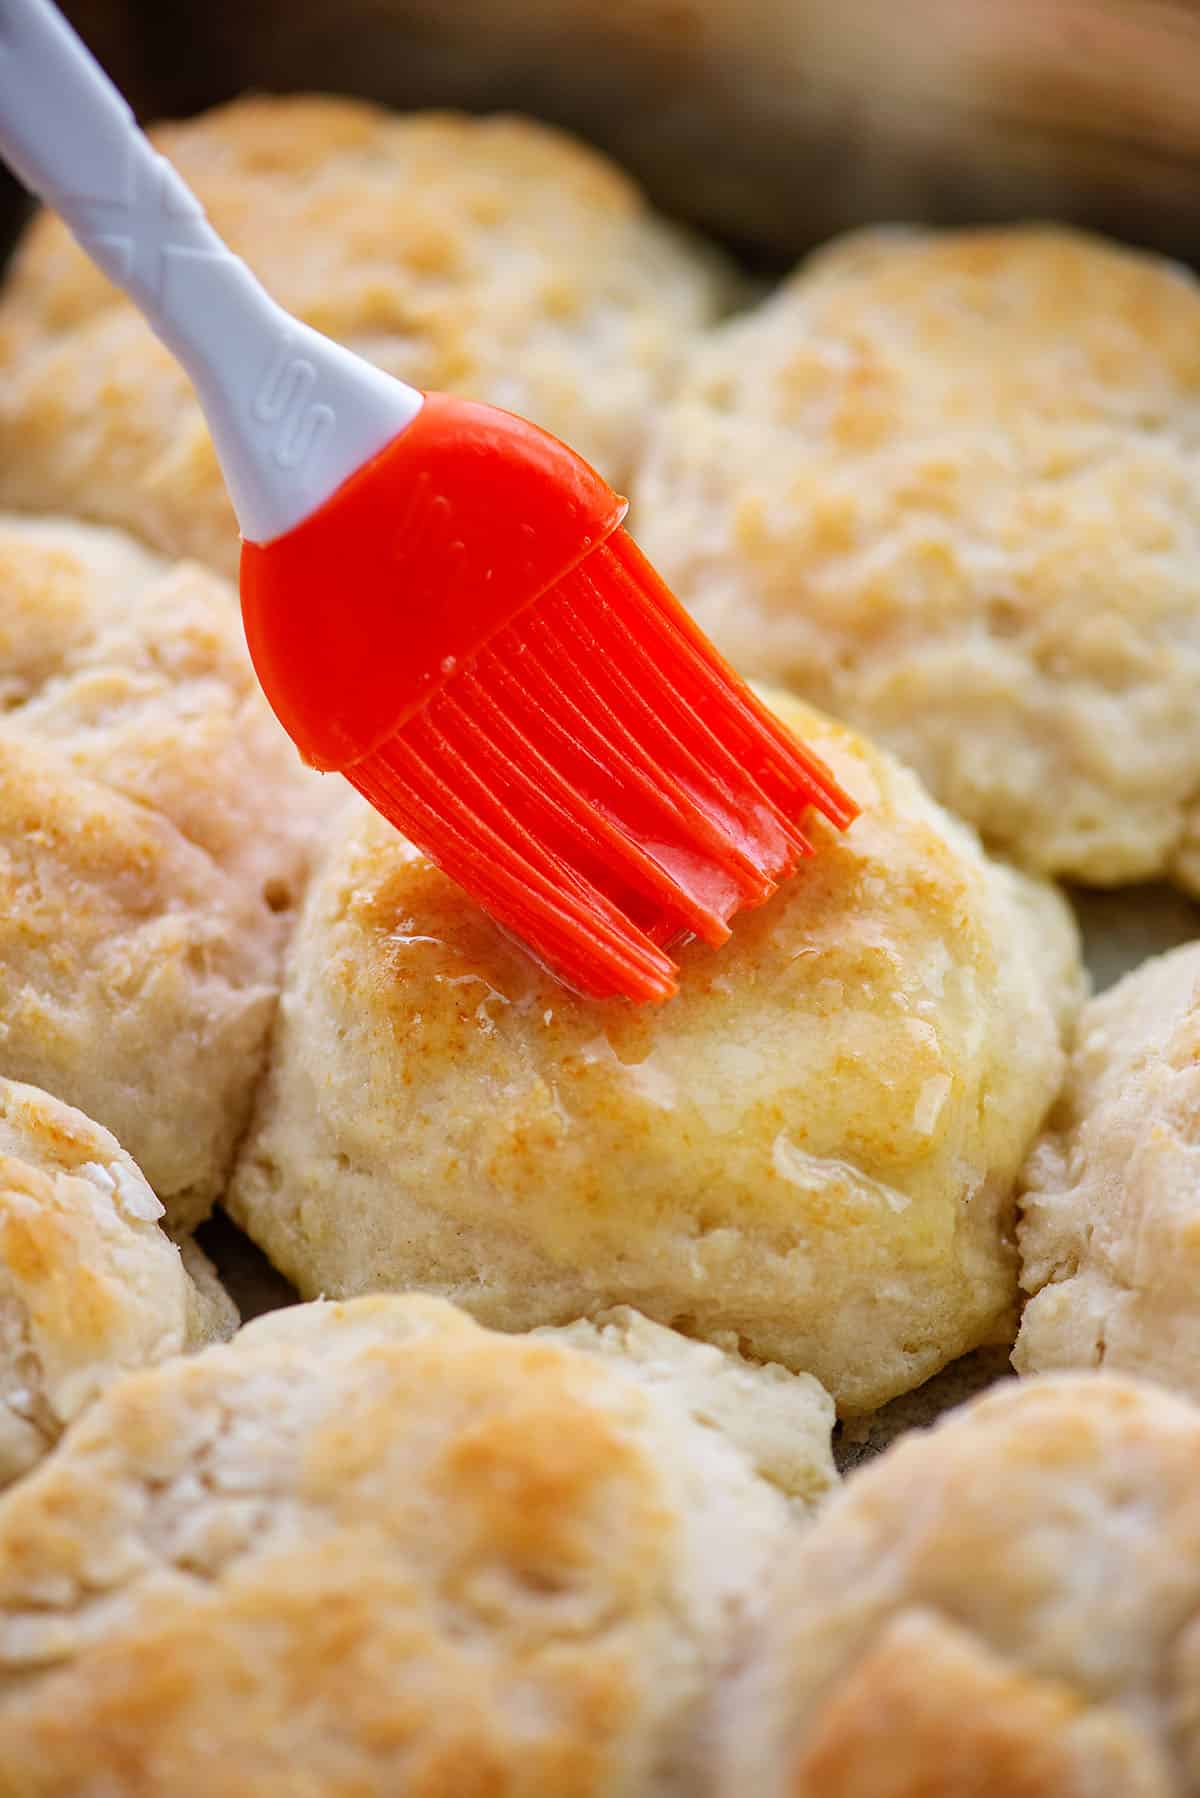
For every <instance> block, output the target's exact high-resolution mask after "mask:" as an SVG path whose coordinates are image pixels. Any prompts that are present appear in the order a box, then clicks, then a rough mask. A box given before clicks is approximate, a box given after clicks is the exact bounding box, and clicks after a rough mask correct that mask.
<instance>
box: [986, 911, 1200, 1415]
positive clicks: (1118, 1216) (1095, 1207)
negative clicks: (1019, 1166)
mask: <svg viewBox="0 0 1200 1798" xmlns="http://www.w3.org/2000/svg"><path fill="white" fill-rule="evenodd" d="M1022 1184H1023V1186H1024V1187H1025V1188H1026V1190H1025V1192H1024V1196H1023V1198H1022V1200H1021V1212H1022V1217H1021V1224H1020V1228H1019V1232H1018V1240H1019V1243H1020V1251H1021V1283H1022V1285H1023V1286H1024V1287H1025V1290H1026V1291H1027V1292H1029V1293H1031V1294H1032V1295H1033V1296H1032V1297H1031V1298H1030V1300H1029V1303H1028V1304H1027V1305H1026V1307H1025V1312H1024V1315H1023V1317H1022V1321H1021V1333H1020V1335H1019V1336H1018V1338H1017V1346H1016V1349H1015V1351H1014V1355H1013V1360H1014V1362H1015V1364H1016V1366H1017V1368H1018V1369H1019V1370H1020V1371H1021V1372H1022V1373H1033V1372H1037V1371H1039V1370H1042V1369H1055V1368H1071V1367H1098V1366H1101V1365H1104V1366H1106V1367H1109V1368H1111V1369H1113V1370H1116V1371H1120V1372H1123V1373H1135V1374H1143V1375H1145V1376H1146V1377H1148V1378H1152V1379H1157V1380H1161V1381H1162V1382H1163V1383H1164V1384H1165V1385H1168V1386H1172V1387H1175V1388H1177V1389H1178V1390H1179V1391H1181V1392H1184V1393H1186V1394H1187V1395H1188V1396H1189V1397H1192V1398H1200V943H1191V944H1188V945H1187V946H1185V947H1183V948H1179V949H1174V950H1172V951H1171V953H1170V954H1168V955H1162V956H1159V957H1157V958H1156V959H1155V960H1153V961H1148V962H1146V963H1145V964H1144V965H1143V966H1142V967H1140V968H1139V969H1137V970H1136V972H1134V973H1132V974H1128V975H1126V977H1125V979H1124V980H1122V981H1120V982H1119V983H1118V984H1117V985H1116V986H1115V987H1113V988H1111V989H1110V990H1109V991H1108V992H1106V993H1104V994H1102V995H1101V996H1100V997H1099V998H1098V999H1094V1000H1092V1002H1091V1003H1090V1004H1089V1005H1087V1006H1086V1007H1085V1008H1084V1010H1083V1013H1082V1015H1081V1017H1080V1020H1079V1031H1078V1037H1077V1040H1076V1045H1075V1050H1074V1053H1073V1055H1072V1058H1071V1063H1070V1069H1069V1072H1068V1076H1067V1084H1066V1088H1065V1090H1064V1092H1063V1095H1062V1098H1061V1099H1060V1101H1059V1103H1058V1105H1057V1106H1056V1108H1055V1110H1054V1112H1053V1113H1052V1114H1051V1117H1050V1120H1049V1125H1048V1128H1047V1130H1046V1132H1045V1134H1044V1136H1043V1137H1042V1138H1041V1139H1040V1141H1039V1142H1038V1143H1037V1145H1036V1147H1035V1149H1034V1150H1033V1152H1032V1154H1031V1155H1030V1158H1029V1162H1028V1165H1027V1167H1026V1169H1025V1172H1024V1174H1023V1176H1022Z"/></svg>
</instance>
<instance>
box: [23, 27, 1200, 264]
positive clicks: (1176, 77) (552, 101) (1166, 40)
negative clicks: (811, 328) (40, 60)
mask: <svg viewBox="0 0 1200 1798" xmlns="http://www.w3.org/2000/svg"><path fill="white" fill-rule="evenodd" d="M66 10H67V11H68V12H69V13H70V15H71V16H72V18H73V19H74V20H75V21H76V23H77V24H78V26H79V28H80V29H81V30H82V32H83V34H84V36H85V37H86V38H87V40H88V42H89V43H90V44H91V45H92V47H93V48H94V49H95V51H96V53H97V54H98V55H99V57H100V59H101V61H103V62H104V63H105V65H106V66H107V67H108V68H109V69H110V70H111V71H112V73H113V74H114V75H115V76H116V77H117V79H118V80H119V81H120V82H121V84H122V86H123V87H124V88H125V90H126V91H127V92H128V94H129V95H130V98H131V99H132V100H133V102H134V104H135V106H136V107H137V110H138V111H139V113H140V114H141V115H142V116H144V117H148V116H154V115H156V114H163V113H186V112H190V111H194V110H196V109H198V108H200V107H202V106H204V105H207V104H209V103H211V102H213V101H215V100H219V99H223V98H227V97H228V96H230V95H232V94H235V93H238V92H240V91H242V90H243V89H245V88H260V89H271V88H274V89H287V88H324V89H328V90H340V91H343V92H350V93H360V94H365V95H369V96H371V97H373V98H376V99H379V100H383V101H387V102H390V103H391V104H394V105H398V106H419V105H456V106H465V107H468V108H472V109H476V110H484V109H490V108H495V107H517V108H522V109H525V110H529V111H532V112H534V113H537V114H539V115H540V116H542V117H544V118H547V119H551V120H554V121H557V122H559V123H562V124H564V125H568V126H570V127H572V128H574V129H575V130H577V131H580V132H582V133H583V135H585V136H587V137H590V138H591V139H593V141H595V142H597V143H599V144H601V145H603V146H604V147H605V148H606V149H608V150H610V151H611V152H612V153H613V154H614V155H616V156H617V157H618V158H619V159H620V160H621V161H622V162H624V163H625V164H626V165H627V166H628V167H630V168H631V169H633V170H634V171H635V172H636V173H637V174H638V175H639V176H640V177H641V178H642V180H643V181H644V182H645V183H646V185H647V186H648V188H649V189H650V191H651V192H652V193H653V194H654V196H655V198H656V199H657V200H658V201H659V203H660V204H661V205H662V206H664V207H665V208H666V209H667V210H669V211H671V212H674V213H677V214H678V215H680V216H682V217H686V218H689V219H692V220H694V221H696V222H697V223H699V224H701V225H704V226H705V227H707V228H709V229H711V230H713V231H715V232H717V233H718V234H720V235H721V236H724V237H726V238H728V239H730V240H732V241H734V242H736V243H739V244H741V245H742V246H743V247H746V248H748V249H750V250H751V251H752V252H753V253H755V254H758V255H760V256H762V257H764V258H765V259H767V260H769V261H770V260H774V261H785V260H788V259H790V258H792V257H794V256H795V255H797V254H798V253H799V252H801V251H802V250H804V249H805V248H807V247H808V246H810V245H811V244H812V243H814V242H816V241H819V240H820V239H822V238H824V237H827V236H829V235H830V234H831V233H832V232H834V231H836V230H838V229H841V228H843V227H845V226H847V225H852V224H857V223H861V222H867V221H871V220H877V219H902V218H916V219H926V220H930V221H934V222H938V221H945V222H954V221H961V220H972V219H1003V218H1022V217H1030V216H1038V215H1040V216H1051V215H1052V216H1056V217H1061V218H1071V219H1076V220H1079V221H1081V222H1084V223H1088V224H1092V225H1095V226H1098V227H1100V228H1102V229H1106V230H1109V231H1112V232H1113V233H1114V234H1116V235H1118V236H1122V237H1125V238H1126V239H1128V240H1129V241H1131V242H1138V243H1145V244H1151V245H1154V246H1156V247H1159V248H1163V249H1166V250H1169V251H1171V252H1173V253H1175V254H1177V255H1179V256H1181V257H1183V258H1185V259H1188V260H1192V261H1200V199H1198V189H1200V0H337V4H333V0H240V3H234V0H208V3H207V4H205V0H195V4H187V3H186V0H68V3H67V6H66ZM7 198H8V206H7V210H6V214H5V217H6V219H7V222H8V224H9V226H10V228H11V224H12V221H13V217H14V196H13V193H12V190H11V188H10V190H9V193H8V196H7Z"/></svg>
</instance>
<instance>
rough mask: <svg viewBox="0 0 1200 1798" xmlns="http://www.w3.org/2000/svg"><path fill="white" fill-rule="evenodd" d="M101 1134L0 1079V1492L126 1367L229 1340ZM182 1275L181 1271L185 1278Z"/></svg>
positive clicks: (190, 1266) (226, 1305)
mask: <svg viewBox="0 0 1200 1798" xmlns="http://www.w3.org/2000/svg"><path fill="white" fill-rule="evenodd" d="M162 1214H163V1208H162V1206H161V1205H160V1204H159V1202H158V1200H157V1199H156V1198H155V1196H154V1194H153V1193H152V1192H151V1190H150V1188H149V1186H148V1185H147V1184H146V1181H145V1180H144V1179H143V1177H142V1174H141V1172H140V1170H139V1169H138V1167H137V1166H136V1165H135V1163H134V1162H133V1161H131V1160H130V1158H129V1156H128V1155H127V1154H126V1153H125V1151H124V1149H122V1148H121V1146H120V1144H119V1143H118V1142H117V1140H116V1138H115V1137H114V1136H111V1135H110V1134H109V1132H108V1131H107V1130H102V1129H101V1128H100V1126H99V1124H94V1123H93V1122H92V1121H91V1119H90V1118H87V1117H84V1115H83V1113H82V1112H81V1111H75V1110H74V1109H73V1108H72V1107H71V1106H70V1105H63V1104H61V1103H60V1101H59V1100H57V1099H54V1098H51V1096H50V1094H49V1093H44V1092H40V1091H39V1090H38V1089H37V1087H34V1086H21V1085H20V1084H18V1082H16V1081H14V1080H3V1079H0V1486H7V1485H8V1484H9V1482H10V1481H12V1480H14V1479H16V1478H17V1476H18V1475H19V1474H23V1473H26V1472H28V1470H29V1469H30V1468H31V1467H32V1466H33V1465H34V1463H35V1462H37V1461H39V1460H40V1459H41V1457H42V1456H43V1455H44V1454H45V1453H46V1452H47V1451H48V1449H49V1448H50V1447H51V1446H52V1444H53V1443H54V1442H55V1441H56V1440H57V1439H58V1437H59V1436H60V1435H61V1434H62V1431H63V1430H64V1429H65V1427H66V1426H67V1424H68V1423H70V1421H71V1419H72V1418H73V1417H76V1416H77V1415H78V1414H79V1412H80V1411H82V1409H83V1407H84V1406H85V1405H87V1404H90V1403H91V1401H92V1400H93V1399H94V1398H95V1397H96V1395H97V1394H98V1393H100V1392H102V1391H103V1390H104V1389H105V1387H106V1386H109V1385H111V1383H112V1382H113V1380H114V1379H116V1377H117V1376H118V1375H119V1374H121V1373H124V1372H126V1371H128V1370H129V1369H131V1368H137V1367H143V1366H147V1365H150V1364H151V1363H153V1362H157V1361H162V1360H165V1359H166V1358H167V1357H168V1356H169V1355H177V1354H181V1353H182V1352H183V1351H184V1350H186V1349H191V1348H198V1347H200V1346H201V1345H202V1344H203V1343H206V1342H212V1341H215V1340H217V1339H218V1338H220V1337H225V1336H231V1335H232V1334H233V1332H234V1330H235V1329H236V1328H237V1321H238V1320H237V1312H236V1311H235V1310H234V1308H233V1305H232V1304H231V1303H230V1301H229V1299H228V1298H227V1297H226V1295H225V1293H224V1291H223V1290H222V1288H221V1286H220V1284H219V1282H218V1281H217V1278H216V1276H215V1274H214V1273H213V1271H212V1269H211V1267H209V1265H208V1263H207V1262H206V1261H205V1259H204V1256H203V1255H201V1253H200V1251H199V1249H197V1248H196V1247H195V1245H194V1244H191V1243H189V1244H188V1245H187V1250H186V1254H185V1256H184V1257H182V1258H181V1256H180V1251H179V1249H178V1248H177V1247H176V1246H175V1244H174V1243H173V1242H171V1241H170V1240H169V1238H168V1237H166V1236H165V1235H164V1234H163V1232H162V1231H161V1230H160V1229H159V1227H158V1222H157V1220H158V1219H159V1218H161V1216H162ZM193 1276H195V1277H193Z"/></svg>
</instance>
